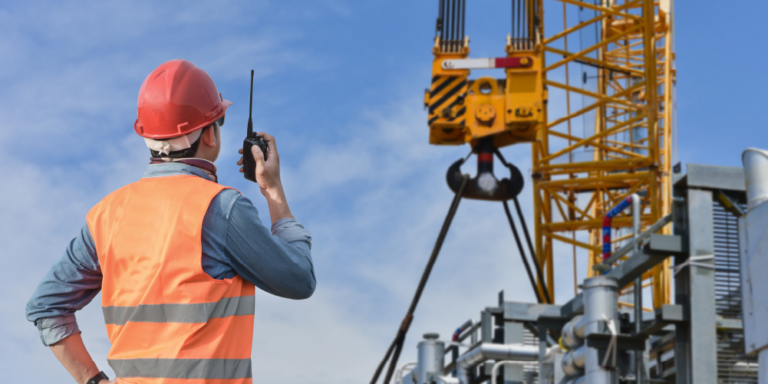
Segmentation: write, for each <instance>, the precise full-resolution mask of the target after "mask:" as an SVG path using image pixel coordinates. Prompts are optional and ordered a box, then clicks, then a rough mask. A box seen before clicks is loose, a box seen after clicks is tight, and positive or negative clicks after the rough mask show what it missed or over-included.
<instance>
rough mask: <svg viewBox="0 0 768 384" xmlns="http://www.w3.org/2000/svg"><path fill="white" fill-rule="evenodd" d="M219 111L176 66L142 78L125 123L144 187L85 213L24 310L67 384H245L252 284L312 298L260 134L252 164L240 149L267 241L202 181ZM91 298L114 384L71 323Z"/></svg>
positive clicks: (215, 99)
mask: <svg viewBox="0 0 768 384" xmlns="http://www.w3.org/2000/svg"><path fill="white" fill-rule="evenodd" d="M231 104H232V103H231V102H230V101H227V100H224V99H223V98H222V97H221V94H220V93H219V92H218V90H217V88H216V85H215V84H214V83H213V80H211V78H210V77H209V76H208V74H207V73H205V72H204V71H203V70H201V69H200V68H198V67H196V66H195V65H194V64H192V63H190V62H188V61H186V60H172V61H169V62H167V63H164V64H162V65H161V66H159V67H158V68H157V69H155V70H154V71H153V72H152V73H151V74H150V75H149V76H148V77H147V78H146V79H145V80H144V83H143V84H142V86H141V89H140V91H139V103H138V118H137V120H136V123H135V124H134V129H135V131H136V133H138V134H139V135H140V136H142V137H144V140H145V142H146V144H147V146H148V147H149V148H150V152H151V154H152V159H151V163H150V165H149V166H148V167H147V170H146V171H145V173H144V177H143V178H142V179H141V180H139V181H137V182H135V183H132V184H129V185H127V186H125V187H123V188H120V189H118V190H117V191H115V192H113V193H111V194H110V195H108V196H107V197H105V198H104V199H103V200H102V201H101V202H100V203H99V204H97V205H96V206H94V207H93V208H92V209H91V211H90V212H89V213H88V215H87V217H86V224H85V226H83V228H82V230H81V232H80V235H79V236H77V237H75V238H74V239H73V240H72V241H71V242H70V244H69V247H68V248H67V250H66V252H65V253H64V255H63V257H62V258H61V259H60V260H59V261H57V262H56V263H55V264H54V266H53V268H51V270H50V271H49V272H48V274H47V275H46V276H45V278H43V281H42V282H41V283H40V285H39V286H38V287H37V290H36V291H35V293H34V294H33V296H32V298H31V299H30V300H29V303H28V304H27V311H26V312H27V319H28V320H29V321H32V322H34V323H35V325H36V326H37V328H38V330H39V331H40V337H41V339H42V341H43V344H45V345H47V346H50V347H51V350H52V351H53V353H54V355H56V357H57V358H58V359H59V361H60V362H61V363H62V364H63V365H64V366H65V367H66V369H67V370H68V371H69V373H70V374H71V375H72V377H73V378H74V379H75V380H76V381H77V382H78V383H82V384H85V383H88V384H96V383H101V384H104V383H117V382H119V383H120V384H143V383H152V384H158V383H167V384H170V383H173V384H183V383H190V384H198V383H229V384H241V383H251V360H250V352H251V341H252V335H253V318H254V305H255V302H254V286H256V287H259V288H260V289H262V290H264V291H267V292H269V293H271V294H274V295H277V296H282V297H286V298H291V299H305V298H308V297H310V296H311V295H312V293H313V292H314V289H315V276H314V269H313V266H312V258H311V255H310V248H311V242H312V239H311V237H310V235H309V232H307V230H306V229H304V227H302V226H301V224H299V223H298V221H296V219H295V218H294V217H293V215H292V214H291V210H290V208H289V207H288V203H287V201H286V199H285V193H284V191H283V186H282V183H281V181H280V157H279V155H278V152H277V147H276V145H275V139H274V138H273V137H272V136H270V135H268V134H265V133H260V134H261V135H262V137H263V138H264V139H265V141H267V142H268V149H267V154H268V158H267V160H266V161H265V160H264V156H263V154H262V152H261V150H260V149H259V148H258V147H257V146H254V147H253V156H254V158H255V159H256V175H255V177H256V181H257V183H258V185H259V188H260V190H261V193H262V194H263V195H264V197H265V198H266V200H267V205H268V207H269V214H270V217H271V220H272V229H271V233H270V231H269V230H267V228H266V227H265V226H263V225H262V223H261V221H260V220H259V216H258V213H257V212H256V208H254V206H253V205H252V204H251V202H250V201H249V200H248V199H247V198H246V197H244V196H242V195H240V193H239V192H237V191H235V190H233V189H229V188H227V187H224V186H221V185H219V184H217V183H216V180H217V179H216V167H215V166H214V165H213V162H214V161H216V159H217V158H218V156H219V152H220V150H221V126H222V125H223V124H224V116H225V113H226V111H227V108H228V107H229V106H230V105H231ZM240 153H242V149H241V150H240ZM237 164H238V165H242V159H240V161H238V163H237ZM240 172H243V169H242V168H240ZM100 290H101V291H102V307H103V308H102V309H103V312H104V319H105V321H106V323H107V333H108V335H109V339H110V341H111V343H112V347H111V349H110V352H109V356H108V361H109V364H110V366H111V367H112V368H113V369H114V371H115V373H116V375H117V379H115V381H109V379H108V378H107V377H106V375H104V374H103V372H100V371H99V369H98V368H97V367H96V364H95V363H94V362H93V360H92V359H91V357H90V355H89V354H88V352H87V350H86V349H85V346H84V345H83V341H82V339H81V337H80V329H79V328H78V325H77V322H76V320H75V315H74V313H75V312H76V311H77V310H79V309H82V308H83V307H84V306H85V305H86V304H88V303H89V302H90V301H91V300H92V299H93V298H94V297H95V296H96V295H97V294H98V292H99V291H100Z"/></svg>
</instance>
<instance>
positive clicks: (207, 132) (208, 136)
mask: <svg viewBox="0 0 768 384" xmlns="http://www.w3.org/2000/svg"><path fill="white" fill-rule="evenodd" d="M203 129H204V131H203V135H202V136H201V137H200V139H201V140H203V144H205V145H206V146H209V147H211V148H213V147H215V146H216V132H215V131H216V128H215V127H213V126H208V127H205V128H203Z"/></svg>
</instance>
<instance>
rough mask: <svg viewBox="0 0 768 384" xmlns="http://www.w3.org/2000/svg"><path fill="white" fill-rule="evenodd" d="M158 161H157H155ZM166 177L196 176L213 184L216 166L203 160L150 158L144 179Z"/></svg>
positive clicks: (215, 179) (215, 178)
mask: <svg viewBox="0 0 768 384" xmlns="http://www.w3.org/2000/svg"><path fill="white" fill-rule="evenodd" d="M155 160H159V161H155ZM166 176H198V177H202V178H204V179H206V180H210V181H213V182H216V181H217V177H216V166H215V165H213V163H211V162H210V161H208V160H204V159H178V160H174V161H163V160H162V159H155V158H152V162H151V163H150V164H149V165H148V166H147V169H146V170H145V171H144V177H145V178H152V177H166Z"/></svg>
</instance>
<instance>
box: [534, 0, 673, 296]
mask: <svg viewBox="0 0 768 384" xmlns="http://www.w3.org/2000/svg"><path fill="white" fill-rule="evenodd" d="M558 2H559V3H561V5H562V10H561V12H562V19H563V23H562V26H560V25H558V26H557V28H552V27H553V26H551V25H547V28H548V30H550V28H552V29H554V30H555V33H553V34H550V35H549V36H548V37H546V38H544V39H543V41H542V44H543V49H544V51H545V52H546V55H545V57H544V59H545V61H546V64H544V68H543V72H544V74H543V77H544V80H543V82H544V85H545V89H546V90H548V92H549V95H548V96H549V99H553V98H556V97H557V98H562V99H564V101H565V105H566V106H565V108H560V109H554V108H547V109H546V110H545V112H546V113H547V116H546V118H545V122H544V123H543V124H542V125H541V126H540V128H539V129H538V135H537V140H536V141H535V142H533V145H532V155H533V175H532V176H533V184H534V185H533V190H534V191H533V193H534V220H535V233H536V235H535V237H536V255H537V257H538V261H539V263H540V264H541V265H542V266H543V267H544V269H545V270H546V272H545V276H546V277H545V278H546V282H545V283H546V286H547V288H548V289H549V290H550V295H552V296H554V293H555V281H554V262H553V257H554V255H555V253H556V252H560V253H562V252H563V250H564V249H565V248H560V247H558V246H559V245H565V246H566V247H570V248H571V251H572V252H573V261H574V285H575V284H576V281H578V279H577V278H576V268H577V264H578V263H577V255H582V254H584V255H586V259H587V260H586V261H587V263H586V264H587V271H586V276H587V277H591V276H594V275H595V274H596V271H595V270H594V269H593V267H594V266H595V265H597V264H599V263H600V262H601V261H602V259H601V257H600V256H601V247H600V245H601V228H602V222H603V217H604V216H605V215H606V213H608V211H609V210H610V209H611V208H612V207H614V206H616V205H617V204H618V203H619V202H621V201H622V200H624V199H626V198H627V197H628V196H630V195H631V194H633V193H636V194H638V195H640V196H641V198H642V219H641V223H642V228H643V230H644V229H645V228H647V227H648V226H649V225H651V224H652V223H655V222H657V221H658V220H659V219H661V218H662V217H664V216H666V215H667V214H669V213H670V208H671V184H670V180H671V179H670V177H671V171H672V169H671V167H672V163H673V145H672V143H673V141H674V140H673V139H674V138H673V134H674V124H675V123H674V85H675V68H674V27H673V26H674V24H673V8H672V1H671V0H668V1H660V2H654V1H651V0H634V1H621V0H618V1H611V0H602V1H596V2H594V3H587V2H583V1H574V0H558ZM528 3H530V2H528ZM542 3H543V2H542V1H541V0H539V1H538V6H537V7H536V8H537V9H541V8H542V7H543V4H542ZM574 15H578V16H579V18H578V19H576V18H575V17H573V16H574ZM531 17H532V18H533V19H536V18H540V16H539V15H532V16H531ZM539 28H541V32H540V35H542V36H547V35H546V34H545V33H544V24H543V23H540V24H539ZM585 35H586V36H588V37H591V39H593V40H590V39H587V38H584V36H585ZM587 41H588V42H589V43H587ZM574 69H576V70H579V72H580V74H581V76H578V77H576V79H575V81H574V79H573V77H574V76H572V73H573V72H574ZM576 100H578V101H581V105H579V106H574V105H575V104H577V103H576ZM579 128H580V129H579ZM612 224H613V226H614V227H615V228H629V227H631V225H632V219H631V217H629V216H619V217H617V218H615V219H613V220H612ZM585 233H586V234H585ZM665 233H666V232H665ZM582 234H584V235H582ZM629 236H631V235H629V234H628V235H627V236H616V237H614V239H613V242H614V245H615V244H620V243H621V242H623V241H625V240H626V239H627V238H628V237H629ZM643 279H644V281H645V284H644V285H646V286H647V285H648V284H650V286H651V287H652V288H651V289H652V294H653V304H654V306H655V307H656V308H659V307H660V306H661V305H663V304H668V303H669V302H670V272H669V261H666V262H664V263H663V264H662V265H659V266H657V267H655V268H654V269H653V270H652V271H651V272H649V273H647V274H646V275H644V276H643ZM575 290H576V288H575V287H574V291H575Z"/></svg>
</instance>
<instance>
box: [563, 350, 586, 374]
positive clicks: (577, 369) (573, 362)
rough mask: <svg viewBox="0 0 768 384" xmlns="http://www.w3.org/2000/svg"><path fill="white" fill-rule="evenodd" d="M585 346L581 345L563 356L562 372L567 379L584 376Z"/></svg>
mask: <svg viewBox="0 0 768 384" xmlns="http://www.w3.org/2000/svg"><path fill="white" fill-rule="evenodd" d="M586 355H587V346H586V345H582V346H581V347H579V348H576V349H572V350H570V351H568V352H567V353H566V354H565V355H564V356H563V363H562V367H563V372H564V373H565V374H566V375H567V376H569V377H577V376H581V375H583V374H584V364H585V362H586Z"/></svg>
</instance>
